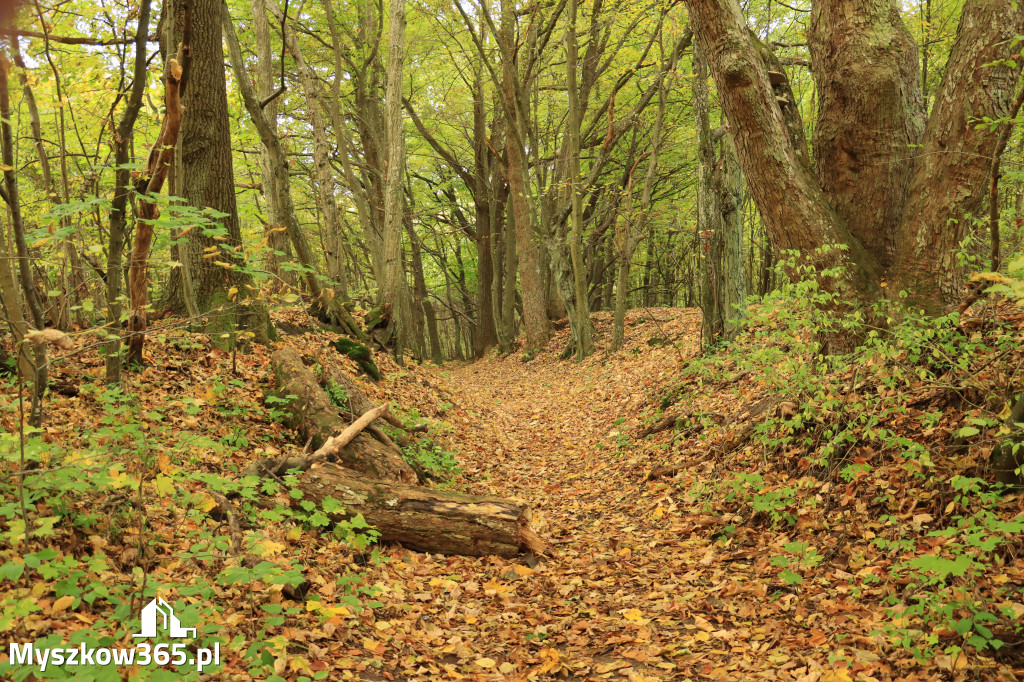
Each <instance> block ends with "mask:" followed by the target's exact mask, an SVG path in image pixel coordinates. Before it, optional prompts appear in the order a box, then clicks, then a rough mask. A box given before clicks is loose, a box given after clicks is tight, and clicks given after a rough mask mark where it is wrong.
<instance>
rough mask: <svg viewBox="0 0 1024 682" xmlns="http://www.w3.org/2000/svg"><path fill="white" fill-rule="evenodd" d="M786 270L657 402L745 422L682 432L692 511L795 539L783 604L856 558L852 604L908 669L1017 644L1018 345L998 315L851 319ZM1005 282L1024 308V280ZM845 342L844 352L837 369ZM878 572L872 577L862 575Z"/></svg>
mask: <svg viewBox="0 0 1024 682" xmlns="http://www.w3.org/2000/svg"><path fill="white" fill-rule="evenodd" d="M1022 265H1024V263H1018V264H1017V269H1021V266H1022ZM780 268H782V269H783V270H784V272H785V273H786V274H788V275H789V276H790V277H792V280H791V282H790V283H789V284H786V285H784V286H783V287H782V288H781V289H779V290H778V291H776V292H774V293H772V294H769V295H768V296H766V297H765V298H764V299H763V300H762V301H760V303H759V304H757V305H755V306H753V307H752V308H751V311H750V313H749V317H748V319H747V320H746V322H745V326H744V330H743V332H742V333H741V334H740V335H739V337H738V338H737V339H736V340H735V342H733V343H731V344H725V345H724V346H723V347H721V348H720V349H719V351H718V353H717V354H715V355H709V356H706V357H703V358H698V359H696V360H694V361H693V362H692V363H690V364H689V365H688V367H687V370H686V373H685V383H684V384H683V385H682V386H680V387H679V388H678V389H677V390H675V391H672V392H670V393H669V394H668V395H667V396H665V398H664V400H663V403H662V406H663V407H664V408H667V407H669V406H670V405H672V404H674V403H680V404H681V405H682V406H683V407H684V409H685V408H686V407H687V406H688V405H689V403H692V402H695V401H696V400H697V398H695V397H694V396H695V395H700V394H701V393H703V392H704V391H706V390H708V389H712V388H714V387H722V389H723V390H732V391H733V392H734V397H735V398H739V399H740V402H741V404H745V405H747V406H748V409H747V410H745V411H744V410H741V411H740V412H739V413H737V414H735V415H732V416H731V417H730V418H727V419H722V418H721V415H713V416H717V417H719V419H717V420H712V419H710V417H711V416H712V415H708V414H707V413H704V412H701V411H700V410H697V409H692V410H690V412H689V414H687V415H686V416H685V417H682V418H681V419H680V420H679V422H678V423H679V424H682V425H684V426H688V428H689V430H692V431H696V432H698V435H697V436H696V437H695V438H694V439H693V440H692V441H691V442H693V443H695V444H696V445H697V447H695V448H693V449H694V450H695V451H699V450H704V451H710V452H711V453H713V456H714V460H715V462H714V464H713V465H712V464H709V466H713V469H714V470H713V472H712V474H711V475H710V476H708V477H707V478H706V479H704V480H701V481H699V482H697V483H694V484H692V486H691V487H690V489H689V490H687V493H688V494H689V496H690V498H691V501H692V502H693V503H694V504H696V505H698V507H700V508H703V509H704V510H705V511H719V512H723V511H724V512H725V516H724V518H725V519H726V522H727V523H731V524H734V525H730V526H728V527H727V530H728V529H729V528H731V529H733V531H732V532H735V524H738V523H746V524H753V525H761V526H768V527H772V528H774V529H776V530H777V531H779V532H783V533H790V532H791V533H796V534H798V535H800V534H801V533H803V534H802V535H801V537H802V538H804V539H803V540H802V541H794V542H788V543H784V544H783V545H782V546H781V548H780V551H778V552H777V553H776V555H775V556H774V557H772V559H771V563H772V565H773V566H775V567H777V568H778V577H779V579H780V580H781V581H782V582H783V583H785V584H786V585H787V586H789V587H790V588H791V589H799V586H800V585H801V583H803V582H804V580H805V578H806V577H808V576H809V575H812V573H813V572H814V571H815V570H816V567H818V565H819V564H820V563H822V562H823V561H825V560H826V559H829V560H831V559H833V558H835V557H836V556H837V554H838V553H839V552H840V549H841V548H840V547H839V546H838V545H841V544H843V543H850V544H853V545H857V546H856V547H851V548H847V549H845V550H844V553H845V554H847V555H848V556H847V558H848V560H849V562H850V563H849V568H850V572H851V574H856V576H857V577H856V579H855V580H854V581H853V582H854V583H855V586H854V587H853V588H852V589H853V590H855V592H854V593H855V594H862V595H864V596H867V595H869V594H870V595H871V596H872V597H873V598H877V599H879V600H880V601H881V602H882V603H883V604H884V605H885V607H886V613H887V614H888V619H887V620H886V621H885V622H884V623H881V624H880V625H879V628H878V631H877V634H882V635H885V636H886V637H887V639H888V641H889V642H890V643H891V644H892V645H894V646H898V647H904V648H906V649H908V650H910V651H911V652H912V653H913V654H914V655H915V656H916V657H919V658H929V657H932V656H935V655H937V654H940V653H942V654H945V655H950V656H952V657H953V658H954V659H955V658H956V657H957V656H958V655H959V654H960V653H961V652H965V653H968V654H970V652H984V651H988V652H990V653H993V652H996V651H997V650H998V649H999V648H1000V647H1002V646H1003V645H1004V643H1005V642H1006V641H1013V642H1015V643H1016V642H1019V641H1021V639H1022V638H1024V587H1022V586H1021V585H1020V584H1015V583H1014V582H1012V581H1008V580H1004V579H1000V578H999V574H1000V571H1001V567H1002V566H1003V565H1004V564H1005V562H1007V561H1012V560H1013V559H1014V558H1015V557H1017V556H1018V555H1019V553H1020V551H1021V543H1020V537H1021V533H1022V531H1024V515H1022V514H1020V513H1019V507H1015V504H1016V502H1017V501H1018V498H1017V497H1015V496H1007V493H1008V492H1009V491H1007V490H1006V489H1005V488H1004V487H1003V486H1002V485H1001V484H998V483H994V482H993V478H992V476H991V475H990V473H989V471H988V463H987V455H988V452H990V451H991V449H992V448H993V447H994V446H996V445H999V444H1002V445H1003V446H1004V447H1010V448H1013V449H1014V451H1016V447H1017V446H1016V444H1015V442H1014V437H1015V435H1016V429H1017V428H1018V426H1015V425H1007V424H1006V423H1005V422H1006V419H1007V417H1008V415H1009V413H1010V406H1011V405H1012V403H1013V401H1014V399H1015V395H1016V394H1018V393H1019V392H1020V387H1019V380H1020V378H1019V376H1018V367H1019V366H1020V364H1021V358H1022V357H1024V353H1022V348H1021V343H1020V336H1019V332H1018V330H1017V329H1015V328H1014V326H1013V325H1012V324H1009V323H1007V322H1003V321H1001V320H1000V318H999V316H998V315H993V316H989V317H986V318H984V319H982V320H971V321H965V320H962V319H961V318H960V315H959V314H957V313H952V314H949V315H945V316H941V317H925V316H923V315H921V314H917V313H915V312H913V311H906V310H903V309H902V308H901V307H899V306H898V305H893V304H892V303H890V302H887V301H884V300H883V301H882V302H879V303H877V304H875V305H874V307H873V308H872V309H870V310H866V311H853V312H851V311H850V310H849V309H848V308H849V307H848V306H847V305H846V304H845V303H844V300H843V299H842V298H841V294H838V293H835V292H831V291H828V290H826V289H824V288H823V287H822V286H821V285H820V284H819V281H820V278H819V277H818V276H816V275H815V273H814V272H813V271H812V270H811V268H810V267H808V266H802V265H800V264H799V262H798V260H797V258H796V256H795V254H790V255H789V257H788V258H787V259H784V261H783V262H782V263H781V264H780ZM824 275H825V276H826V277H831V278H832V281H838V280H839V279H840V278H841V275H842V272H841V270H839V269H834V270H831V271H828V272H826V273H824ZM782 279H783V280H785V279H786V278H785V277H783V278H782ZM1001 281H1002V283H1003V284H1004V286H1005V292H1006V293H1008V294H1009V295H1011V296H1014V297H1015V298H1017V299H1021V298H1024V295H1022V294H1021V292H1024V280H1021V279H1019V278H1016V277H1011V278H1003V280H1001ZM1014 309H1015V310H1016V308H1014ZM837 310H839V311H843V313H844V314H838V315H837V314H836V313H835V311H837ZM897 310H899V313H898V314H897ZM836 342H841V343H846V344H847V345H850V346H852V348H851V349H850V350H847V351H845V352H827V351H828V350H829V349H830V347H831V348H834V347H836V346H837V343H836ZM851 342H852V343H851ZM748 376H749V377H754V378H756V379H757V380H759V386H758V387H757V390H756V392H755V393H756V394H755V395H750V394H749V382H748V383H742V382H741V381H740V380H741V379H743V378H745V377H748ZM741 384H742V385H743V386H744V387H745V388H744V389H743V390H744V391H746V392H747V393H746V394H744V395H741V394H740V390H741V389H740V388H739V386H740V385H741ZM730 386H732V387H734V388H731V389H730V388H727V387H730ZM722 422H724V426H723V427H722V428H714V425H715V424H718V423H722ZM692 425H698V426H697V427H694V426H692ZM737 434H739V435H737ZM1018 473H1019V472H1018ZM865 516H866V517H867V518H868V519H870V520H868V521H864V520H863V519H864V517H865ZM858 533H859V534H860V535H861V537H860V538H858V539H853V540H852V539H850V536H851V534H854V535H857V534H858ZM861 540H862V541H863V542H862V543H860V541H861ZM837 543H838V545H837ZM858 543H860V544H858ZM868 559H873V560H874V561H875V564H876V569H871V570H864V567H865V566H867V565H868ZM877 566H881V567H884V570H877ZM854 569H859V570H860V571H863V572H858V571H856V570H854ZM995 655H998V654H995Z"/></svg>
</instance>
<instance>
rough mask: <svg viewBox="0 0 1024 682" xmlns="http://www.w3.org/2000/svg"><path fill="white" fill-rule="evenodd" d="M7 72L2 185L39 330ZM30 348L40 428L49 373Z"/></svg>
mask: <svg viewBox="0 0 1024 682" xmlns="http://www.w3.org/2000/svg"><path fill="white" fill-rule="evenodd" d="M9 69H10V64H9V63H7V62H0V142H2V145H3V150H2V154H0V157H2V161H3V166H4V171H3V175H4V185H5V186H6V187H7V194H6V196H5V199H6V200H7V204H8V206H9V207H10V210H11V229H12V231H13V232H14V245H15V248H16V249H17V251H18V274H19V276H20V279H21V289H22V292H23V293H24V296H25V303H26V304H27V307H28V312H29V316H30V319H31V321H32V324H33V325H35V328H36V329H38V330H42V329H43V328H44V327H45V326H46V320H45V318H44V315H43V303H42V300H41V299H40V297H39V290H38V289H37V288H36V282H35V277H34V276H33V274H32V266H31V263H30V262H29V255H28V244H27V243H26V240H25V224H24V223H23V222H22V217H21V199H20V197H19V194H18V179H17V175H16V173H15V170H14V168H15V163H14V136H13V134H12V132H11V101H10V92H9V91H8V85H7V73H8V70H9ZM9 305H10V304H9ZM12 322H14V320H12ZM32 346H33V349H32V350H33V358H34V362H33V365H34V367H33V369H34V372H33V374H32V375H30V376H28V377H23V378H26V379H29V380H30V381H31V382H32V388H33V390H32V409H31V412H30V414H29V424H31V425H32V426H34V427H36V428H39V427H41V426H42V424H43V395H44V394H45V393H46V386H47V383H48V375H49V370H48V365H47V360H46V347H45V346H44V345H43V344H40V343H34V344H32Z"/></svg>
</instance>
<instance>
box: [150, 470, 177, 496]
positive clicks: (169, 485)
mask: <svg viewBox="0 0 1024 682" xmlns="http://www.w3.org/2000/svg"><path fill="white" fill-rule="evenodd" d="M153 487H154V488H155V489H156V493H157V495H160V496H165V495H170V494H171V493H173V492H174V491H175V489H176V488H177V486H176V485H175V484H174V479H173V478H171V477H170V476H164V475H163V474H157V475H156V481H154V483H153Z"/></svg>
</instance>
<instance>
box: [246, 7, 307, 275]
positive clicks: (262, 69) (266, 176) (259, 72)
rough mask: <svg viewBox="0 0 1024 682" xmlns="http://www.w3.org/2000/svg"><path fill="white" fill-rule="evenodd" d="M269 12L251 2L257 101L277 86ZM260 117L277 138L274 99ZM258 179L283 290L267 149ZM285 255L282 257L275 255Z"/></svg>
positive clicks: (273, 267) (285, 247)
mask: <svg viewBox="0 0 1024 682" xmlns="http://www.w3.org/2000/svg"><path fill="white" fill-rule="evenodd" d="M268 13H269V8H268V7H267V3H266V2H265V0H253V2H252V29H253V33H254V34H255V37H256V56H257V59H258V64H257V67H256V84H257V95H258V96H259V99H260V101H261V102H262V101H264V100H266V99H267V98H268V97H270V95H271V94H273V93H274V92H275V91H276V90H277V88H278V83H276V82H275V80H274V62H273V51H272V48H271V45H270V22H269V21H268V20H267V15H268ZM263 113H264V115H265V116H266V117H267V123H268V124H269V125H270V130H271V131H272V132H273V133H274V134H275V135H276V134H277V100H276V99H274V100H272V101H270V102H268V103H267V105H266V106H265V107H263ZM260 176H261V178H262V180H263V187H262V189H263V198H264V200H265V201H266V202H267V221H266V228H265V229H266V234H267V245H268V246H269V247H270V253H269V254H268V255H267V261H266V262H267V266H268V268H269V270H270V271H271V272H273V273H274V275H275V276H276V277H277V278H279V279H280V280H281V282H280V283H281V284H283V285H284V286H285V287H294V286H295V285H296V284H297V282H296V281H295V274H294V273H293V272H291V271H289V270H282V269H281V262H282V260H284V261H285V262H287V259H288V254H289V252H290V250H291V244H290V242H289V241H288V229H287V228H286V227H283V224H284V221H283V220H282V219H281V207H280V206H279V205H278V196H279V190H278V188H277V178H276V177H275V175H274V165H273V160H272V159H271V157H270V152H269V151H268V150H267V148H266V147H263V149H262V150H261V151H260ZM279 253H280V254H285V255H283V256H281V255H278V254H279Z"/></svg>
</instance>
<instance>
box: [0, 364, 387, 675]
mask: <svg viewBox="0 0 1024 682" xmlns="http://www.w3.org/2000/svg"><path fill="white" fill-rule="evenodd" d="M245 389H246V384H245V382H243V381H240V380H238V379H235V378H229V379H224V380H221V379H213V380H212V381H210V382H209V383H207V384H206V385H205V386H203V387H201V389H200V390H199V391H198V392H197V394H196V395H195V397H190V396H185V395H179V394H176V393H166V394H160V393H157V392H148V393H146V394H138V393H135V392H133V391H130V390H127V389H122V388H117V387H112V388H107V387H103V386H100V385H98V384H92V383H83V384H82V386H81V396H80V400H81V401H83V403H82V404H84V405H86V406H88V409H90V410H95V411H96V412H98V413H100V414H102V417H101V418H100V423H99V424H98V425H95V426H94V427H92V426H90V425H83V427H82V428H80V429H78V431H77V435H76V437H74V438H72V439H70V440H63V441H57V440H54V439H52V438H50V436H49V434H48V433H47V431H46V430H45V429H44V430H40V429H33V428H31V427H25V430H24V432H23V433H21V432H19V430H16V429H11V430H6V431H4V432H3V433H0V461H3V462H4V463H5V465H6V466H7V467H8V469H9V470H10V471H12V472H14V475H12V476H6V477H4V478H2V479H0V528H2V531H3V540H4V542H3V547H2V551H0V613H2V615H0V632H2V633H3V634H4V636H5V637H6V638H7V639H8V640H9V641H12V642H35V645H36V648H37V649H39V648H46V647H61V646H70V647H77V646H78V645H80V644H85V646H86V647H87V648H98V647H113V648H117V647H119V646H122V647H123V646H132V644H133V640H132V636H131V634H132V633H133V632H135V631H136V630H137V629H138V624H139V612H140V609H141V608H142V607H143V606H145V605H146V604H147V603H148V602H149V601H150V600H151V599H153V598H154V597H156V596H158V595H159V596H160V597H163V598H164V599H166V600H167V601H168V602H169V603H170V605H171V606H172V607H173V608H174V613H175V615H176V616H177V617H178V618H179V619H180V621H181V623H182V625H183V626H185V627H187V628H191V627H195V628H197V629H198V631H197V635H198V637H196V638H195V639H194V640H193V641H191V642H190V643H189V645H188V646H189V648H190V650H191V649H193V648H194V647H206V648H212V647H214V646H215V645H216V646H219V649H220V651H221V652H222V655H221V662H222V663H223V662H224V660H225V658H226V657H232V658H233V657H235V656H237V657H239V658H240V659H241V660H242V661H244V662H245V663H244V665H245V667H247V669H248V671H249V674H251V675H252V676H253V677H254V678H261V679H271V680H273V679H278V680H280V679H283V678H281V677H279V676H276V675H275V672H276V669H275V661H277V660H278V659H280V658H281V657H283V656H284V655H285V653H286V652H287V650H288V648H289V647H290V646H292V642H291V641H290V640H289V639H288V638H287V637H285V636H284V631H283V630H282V627H283V626H285V625H286V624H287V623H289V622H291V621H293V620H294V619H295V618H296V617H298V616H299V615H303V617H305V614H307V613H313V614H316V615H317V616H318V618H319V621H320V622H321V623H326V622H328V621H331V619H335V618H336V617H337V616H339V615H349V614H353V613H356V614H357V613H358V612H359V611H360V610H361V609H364V608H366V607H372V606H376V605H377V603H376V602H374V601H373V597H374V594H373V591H372V589H371V588H367V587H364V586H363V585H362V580H361V577H360V576H361V573H360V572H359V571H358V570H350V571H347V572H342V573H339V574H337V575H336V577H335V588H334V589H333V591H334V594H335V599H334V600H333V602H332V603H326V602H324V601H322V600H321V597H319V596H316V595H312V594H310V595H309V597H308V599H304V598H303V595H305V592H306V587H304V586H306V585H308V583H307V577H306V575H305V571H304V567H305V563H306V562H305V559H304V557H303V556H302V554H303V552H302V551H301V550H296V549H294V548H293V546H292V544H291V543H295V545H298V546H302V545H314V544H322V545H326V547H325V548H324V551H333V552H335V553H337V552H341V551H344V550H346V549H350V550H352V551H356V552H363V551H365V550H367V548H368V546H369V545H370V543H372V542H373V539H374V537H375V532H374V531H372V529H369V528H368V527H367V525H366V523H365V522H364V521H363V520H362V519H361V517H358V516H357V517H355V518H352V519H349V520H348V521H343V522H340V523H333V522H331V521H330V520H329V519H328V517H327V515H328V514H334V513H338V512H340V511H341V506H340V503H337V502H336V501H334V500H331V499H328V500H326V501H325V502H324V504H323V505H322V508H321V507H318V506H317V505H313V504H312V503H305V502H302V501H299V502H298V503H297V504H294V505H293V504H289V501H290V500H291V499H296V498H298V497H301V491H300V490H299V489H298V488H297V486H296V485H294V484H295V480H294V478H292V477H289V476H285V477H283V478H282V479H260V478H257V477H246V478H242V479H238V478H236V477H237V472H238V468H239V467H238V466H237V465H236V464H234V463H233V462H232V454H233V453H234V452H235V451H236V450H237V449H239V448H249V449H252V448H263V449H266V450H273V449H276V448H278V447H283V446H284V444H283V442H282V441H281V435H280V434H281V431H280V430H279V429H278V430H273V429H269V428H268V425H271V424H273V423H274V422H275V421H278V420H280V418H281V417H282V416H283V413H282V412H281V411H280V407H279V404H278V402H277V401H275V400H274V399H272V398H267V400H266V404H265V405H261V404H259V402H258V401H257V399H256V398H255V396H254V394H253V393H250V392H248V391H246V390H245ZM4 394H5V395H6V396H8V398H7V399H6V400H5V401H4V402H3V403H2V405H0V410H2V412H0V418H3V419H4V421H5V422H7V423H11V422H12V421H13V420H18V419H19V418H20V410H21V409H22V408H21V405H22V403H21V401H20V400H19V399H18V390H17V386H15V385H14V384H11V385H8V386H6V387H5V390H4ZM200 419H201V420H202V424H200V421H199V420H200ZM218 420H222V421H223V425H224V428H223V429H222V430H223V431H224V433H223V435H221V436H219V437H216V436H215V435H213V434H215V433H216V432H217V429H216V428H215V425H216V424H218V423H220V422H219V421H218ZM245 422H257V423H259V422H262V424H260V428H241V427H239V426H237V424H239V423H245ZM231 425H234V426H231ZM250 441H252V442H250ZM199 453H203V454H206V455H213V456H214V457H216V458H218V459H219V460H220V461H219V462H218V463H213V462H211V461H209V460H206V459H204V458H203V457H202V456H201V455H200V454H199ZM257 498H261V499H262V500H267V499H269V500H273V501H275V503H274V504H271V505H267V504H265V503H263V504H258V503H257V502H258V500H257ZM224 501H227V505H228V507H227V508H225V506H224ZM285 536H286V538H285ZM282 539H287V542H282ZM300 540H301V542H298V541H300ZM373 558H374V559H375V558H376V554H375V553H374V555H373ZM282 594H287V595H291V597H292V598H291V600H288V599H282ZM69 614H70V615H73V616H74V617H75V618H71V620H70V622H68V623H63V624H62V627H61V628H59V629H58V628H56V627H54V626H53V625H52V623H54V622H55V620H61V621H64V620H65V619H67V618H68V617H69ZM240 616H241V618H242V619H241V620H239V617H240ZM76 619H77V620H76ZM72 623H73V626H72ZM68 629H72V630H74V631H73V632H72V633H71V634H70V636H68ZM225 633H233V634H225ZM165 639H166V638H165V637H164V638H158V639H156V640H153V644H154V645H156V644H159V643H164V641H165ZM216 670H217V668H207V670H205V671H204V673H205V674H208V673H210V672H216ZM32 674H35V675H37V676H39V675H42V676H43V677H46V678H53V679H61V678H75V679H96V680H106V679H118V680H119V679H122V677H121V673H120V672H118V669H117V666H108V667H89V668H85V667H65V666H50V667H48V668H47V669H46V671H45V672H43V673H41V672H40V671H39V670H38V668H36V667H35V666H31V665H29V666H12V665H11V662H10V661H7V662H5V663H3V664H0V676H2V677H3V678H4V679H13V680H20V679H26V678H27V677H28V676H29V675H32ZM199 675H200V674H199V672H198V671H197V670H196V669H195V666H194V665H193V666H192V668H191V669H189V667H188V666H182V667H179V668H176V669H175V668H170V669H161V668H158V667H151V666H142V667H135V668H134V670H133V672H132V679H150V680H172V679H173V680H177V679H198V678H199ZM325 675H326V673H324V674H320V673H314V672H313V671H309V675H308V677H307V678H306V679H322V678H324V677H325Z"/></svg>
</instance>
